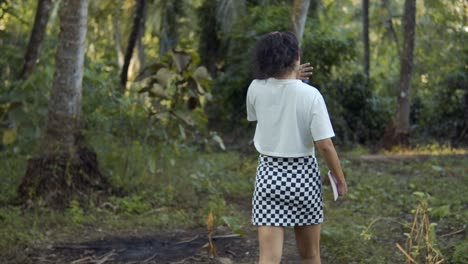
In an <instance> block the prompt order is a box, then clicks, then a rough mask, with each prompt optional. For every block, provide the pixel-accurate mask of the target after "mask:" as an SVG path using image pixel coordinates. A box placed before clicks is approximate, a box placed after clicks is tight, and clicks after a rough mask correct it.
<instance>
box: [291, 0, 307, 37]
mask: <svg viewBox="0 0 468 264" xmlns="http://www.w3.org/2000/svg"><path fill="white" fill-rule="evenodd" d="M309 6H310V0H294V2H293V11H292V25H293V32H294V34H295V35H296V37H297V40H298V41H299V45H300V43H301V42H302V36H303V35H304V28H305V23H306V18H307V12H308V11H309Z"/></svg>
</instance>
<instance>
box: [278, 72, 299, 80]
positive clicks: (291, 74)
mask: <svg viewBox="0 0 468 264" xmlns="http://www.w3.org/2000/svg"><path fill="white" fill-rule="evenodd" d="M275 78H276V79H278V80H287V79H297V76H296V71H290V72H288V73H286V74H283V75H282V76H278V77H275Z"/></svg>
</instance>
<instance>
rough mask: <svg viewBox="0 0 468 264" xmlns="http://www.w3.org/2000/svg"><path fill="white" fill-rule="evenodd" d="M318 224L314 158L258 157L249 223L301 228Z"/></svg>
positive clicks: (318, 194)
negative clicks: (250, 221)
mask: <svg viewBox="0 0 468 264" xmlns="http://www.w3.org/2000/svg"><path fill="white" fill-rule="evenodd" d="M322 222H323V201H322V182H321V179H320V171H319V168H318V164H317V160H316V158H315V157H313V156H307V157H299V158H283V157H271V156H265V155H260V156H259V162H258V167H257V176H256V179H255V191H254V194H253V199H252V224H253V225H267V226H304V225H312V224H320V223H322Z"/></svg>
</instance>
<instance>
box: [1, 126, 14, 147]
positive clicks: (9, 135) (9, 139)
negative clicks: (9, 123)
mask: <svg viewBox="0 0 468 264" xmlns="http://www.w3.org/2000/svg"><path fill="white" fill-rule="evenodd" d="M16 136H17V128H16V127H15V128H12V129H7V130H5V131H4V132H3V138H2V143H3V145H9V144H12V143H14V142H15V141H16Z"/></svg>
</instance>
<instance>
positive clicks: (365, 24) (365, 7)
mask: <svg viewBox="0 0 468 264" xmlns="http://www.w3.org/2000/svg"><path fill="white" fill-rule="evenodd" d="M362 42H363V43H364V74H365V75H366V77H367V78H368V79H369V74H370V56H369V0H362Z"/></svg>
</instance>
